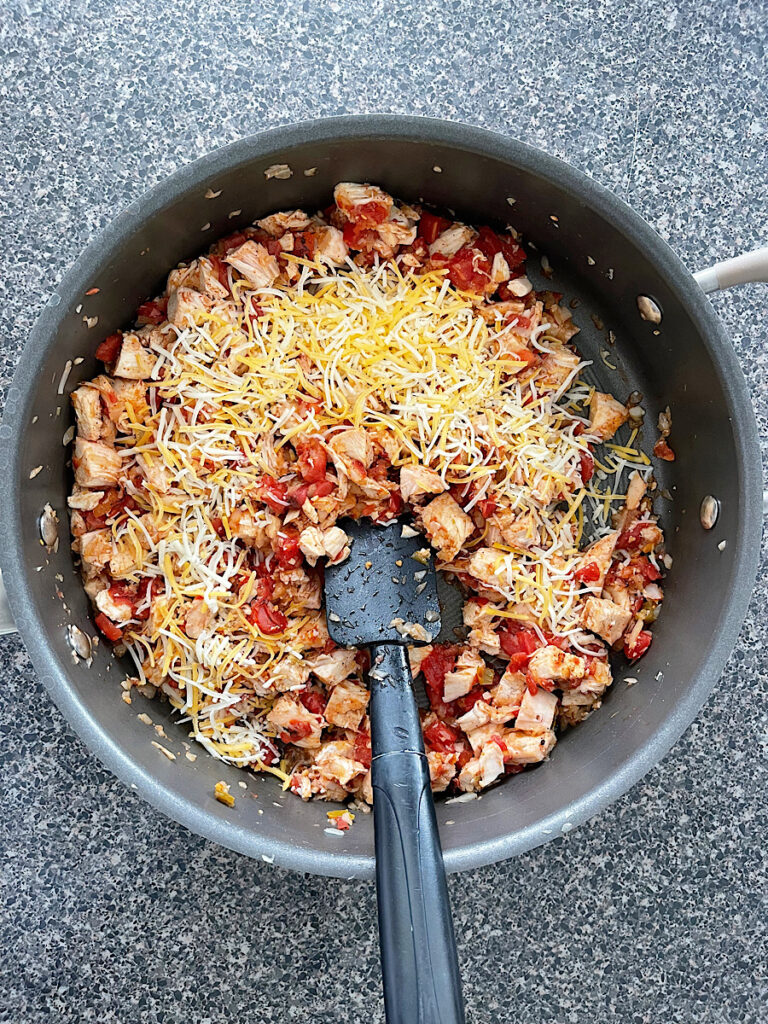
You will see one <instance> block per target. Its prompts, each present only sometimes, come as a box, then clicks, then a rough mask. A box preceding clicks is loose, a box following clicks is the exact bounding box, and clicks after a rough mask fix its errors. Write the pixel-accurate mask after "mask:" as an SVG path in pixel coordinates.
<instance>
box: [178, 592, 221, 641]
mask: <svg viewBox="0 0 768 1024" xmlns="http://www.w3.org/2000/svg"><path fill="white" fill-rule="evenodd" d="M213 620H214V614H213V612H212V611H211V609H210V608H209V607H208V605H207V604H206V603H205V601H195V602H194V604H193V605H192V607H191V608H190V609H189V611H188V612H187V616H186V618H185V619H184V632H185V633H186V634H187V636H188V637H190V638H191V639H192V640H197V638H198V637H199V636H201V635H202V634H203V633H204V632H205V631H206V629H208V628H209V627H210V625H211V623H212V622H213Z"/></svg>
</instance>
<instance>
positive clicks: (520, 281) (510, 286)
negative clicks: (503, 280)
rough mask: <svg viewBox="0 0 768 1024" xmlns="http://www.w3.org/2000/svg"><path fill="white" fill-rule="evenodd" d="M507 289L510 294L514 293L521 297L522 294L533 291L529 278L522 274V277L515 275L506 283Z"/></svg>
mask: <svg viewBox="0 0 768 1024" xmlns="http://www.w3.org/2000/svg"><path fill="white" fill-rule="evenodd" d="M507 290H508V291H509V293H510V295H516V296H517V297H518V298H522V297H523V296H524V295H530V293H531V292H532V291H533V285H532V284H531V282H530V280H529V279H528V278H527V277H526V276H525V274H523V276H522V277H515V278H513V279H512V280H511V281H509V282H508V283H507Z"/></svg>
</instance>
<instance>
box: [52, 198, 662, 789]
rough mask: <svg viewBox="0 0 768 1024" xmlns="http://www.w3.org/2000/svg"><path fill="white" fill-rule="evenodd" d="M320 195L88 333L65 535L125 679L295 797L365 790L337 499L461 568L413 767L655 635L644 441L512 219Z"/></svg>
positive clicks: (495, 746) (547, 731)
mask: <svg viewBox="0 0 768 1024" xmlns="http://www.w3.org/2000/svg"><path fill="white" fill-rule="evenodd" d="M333 198H334V202H333V204H332V205H331V206H329V207H328V208H327V209H325V210H323V211H322V212H321V213H315V214H310V213H305V212H303V211H301V210H291V211H288V212H285V213H276V214H274V215H272V216H270V217H266V218H265V219H264V220H260V221H258V222H257V224H256V226H254V227H251V228H246V229H244V230H242V231H239V232H236V233H235V234H233V235H230V236H229V237H227V238H223V239H221V240H220V241H219V242H217V243H216V245H214V246H213V248H212V249H211V250H210V252H208V254H207V255H205V256H201V257H200V258H199V259H196V260H194V261H193V262H192V263H190V264H189V265H187V266H181V267H179V268H178V269H176V270H173V271H172V272H171V274H170V275H169V277H168V282H167V285H166V289H165V291H164V292H163V294H162V295H160V296H158V297H157V298H156V299H153V300H151V301H148V302H145V303H144V304H143V305H142V306H141V307H140V308H139V310H138V316H137V320H136V326H135V328H134V329H132V330H128V331H124V332H120V333H117V334H113V335H110V336H109V337H108V338H106V339H105V340H104V341H103V342H102V343H101V344H100V345H99V347H98V349H97V352H96V355H97V357H98V358H99V359H100V360H101V361H102V362H103V363H104V373H102V374H101V375H100V376H98V377H96V378H95V379H94V380H91V381H88V382H87V383H85V384H83V385H81V386H79V387H78V388H77V390H76V391H74V393H73V395H72V401H73V403H74V407H75V412H76V417H77V437H76V440H75V445H74V453H73V460H72V462H73V467H74V475H75V484H74V489H73V492H72V496H71V498H70V499H69V504H70V508H71V516H72V533H73V536H74V544H73V547H74V550H75V552H76V553H77V554H78V555H79V557H80V559H81V562H82V572H83V578H84V581H85V588H86V590H87V592H88V595H89V597H90V598H91V600H92V602H93V605H94V608H95V616H96V625H97V626H98V628H99V629H100V630H101V632H102V633H103V634H104V636H105V637H106V638H107V639H108V640H110V641H112V642H113V643H114V644H116V645H117V647H118V650H119V651H127V652H128V654H130V656H131V658H132V659H133V662H134V663H135V674H134V675H133V676H132V677H130V678H128V679H127V680H126V681H125V682H124V684H123V685H124V689H125V691H126V693H128V692H130V690H131V689H132V688H134V687H135V688H136V689H138V690H139V691H140V692H141V693H143V694H145V695H149V696H152V695H154V694H155V693H160V694H162V695H164V696H165V697H166V698H167V699H168V700H169V701H170V702H171V704H172V705H173V707H174V708H175V709H176V710H177V712H178V714H179V716H180V717H181V719H182V721H184V722H186V723H187V725H188V727H189V729H190V732H191V735H193V736H194V738H195V739H196V740H198V741H199V742H200V743H201V744H202V745H203V746H204V747H205V748H206V750H208V751H209V752H210V753H211V754H212V755H214V756H215V757H217V758H220V759H222V760H224V761H227V762H230V763H232V764H236V765H241V766H247V767H249V768H252V769H254V770H266V771H270V772H272V773H273V774H275V775H277V776H278V777H279V778H280V779H281V780H282V781H283V783H284V785H285V786H289V787H290V789H291V790H293V792H295V793H297V794H298V795H299V796H301V797H302V798H304V799H307V798H309V797H311V796H319V797H321V798H326V799H333V800H337V799H345V798H346V797H347V796H349V795H354V796H356V797H358V798H360V799H362V800H365V801H368V802H370V800H371V783H370V763H371V747H370V733H369V720H368V717H367V713H366V708H367V703H368V690H367V688H366V667H367V666H366V657H365V655H364V654H361V653H359V652H358V651H355V650H346V649H343V648H338V647H336V646H335V645H334V643H333V642H332V641H331V640H330V639H329V636H328V630H327V627H326V620H325V612H324V609H323V582H322V581H323V567H324V565H325V564H327V563H328V562H333V561H340V560H342V559H344V558H345V557H346V556H347V554H348V550H349V549H348V547H347V536H346V534H345V533H344V532H343V530H342V529H340V528H339V526H337V521H338V520H340V519H342V518H343V517H347V516H352V517H359V516H369V517H371V518H372V519H374V520H376V521H377V522H381V523H384V522H388V521H390V520H391V519H392V518H393V517H403V522H404V523H407V524H410V525H411V526H412V527H413V528H415V529H417V530H419V531H420V532H422V533H423V535H424V548H423V550H422V551H421V552H420V557H422V558H423V559H424V560H426V559H429V558H431V559H433V560H434V562H435V564H436V566H437V568H438V570H439V571H441V572H444V573H446V574H448V576H449V578H451V579H452V580H454V581H455V582H457V584H458V585H459V586H460V587H461V588H463V590H464V592H465V603H464V613H463V614H464V623H465V627H466V628H465V631H464V634H463V636H462V637H458V636H457V637H456V639H455V642H454V643H449V644H443V643H440V644H432V643H426V644H422V645H417V644H414V646H413V647H412V648H411V660H412V666H413V670H414V675H417V674H421V676H422V677H423V684H424V686H425V688H426V693H427V696H428V699H429V705H430V710H429V711H427V712H426V713H424V714H423V730H424V740H425V744H426V749H427V752H428V756H429V764H430V769H431V773H432V784H433V788H434V789H435V790H436V791H442V790H446V789H454V790H460V791H465V792H476V791H478V790H481V789H483V788H484V787H486V786H489V785H491V784H492V783H494V782H496V781H497V780H498V779H500V778H502V777H503V776H505V775H508V774H511V773H515V772H518V771H521V770H522V769H523V768H525V767H526V766H528V765H534V764H536V763H537V762H540V761H542V760H543V759H544V758H546V757H548V756H549V754H550V752H551V751H552V748H553V746H554V745H555V740H556V736H557V732H558V730H560V729H562V728H563V727H566V726H572V725H574V724H576V723H578V722H579V721H581V720H582V719H584V718H585V717H586V716H587V715H588V714H589V713H590V712H591V711H593V710H594V709H595V708H597V707H599V706H600V702H601V699H602V696H603V694H604V692H605V689H606V687H607V686H609V685H610V684H611V679H612V676H611V667H610V664H609V659H608V654H609V651H611V650H613V651H616V652H623V654H624V655H626V657H627V658H628V659H629V660H630V661H634V660H635V659H637V658H640V657H641V656H642V655H643V654H644V653H645V651H646V650H647V649H648V647H649V645H650V643H651V639H652V637H651V633H650V631H649V625H650V624H651V623H652V622H653V621H654V619H655V618H656V615H657V612H658V610H659V605H660V603H661V600H662V596H663V595H662V589H661V586H660V579H661V576H662V574H663V570H664V568H665V567H667V568H668V567H669V565H670V559H669V557H668V556H667V555H665V554H664V552H663V547H662V545H663V535H662V532H661V530H660V529H659V527H658V525H657V522H656V519H655V517H654V515H653V510H652V505H651V498H650V495H649V494H648V493H647V491H648V489H649V487H651V488H652V487H655V483H654V482H653V480H652V476H651V465H650V462H649V459H648V457H647V456H646V455H645V454H643V453H642V452H640V451H638V450H636V449H635V448H634V441H635V437H636V434H637V430H636V429H633V428H632V421H631V420H630V422H629V423H627V421H628V419H629V416H630V411H629V409H628V408H627V407H626V406H625V405H623V404H622V403H621V402H620V401H618V400H617V399H616V398H614V397H613V396H612V395H610V394H604V393H601V392H600V391H597V390H595V389H594V387H592V386H590V385H588V384H587V383H585V382H584V381H583V380H582V379H581V374H582V370H583V369H584V367H585V366H586V364H585V363H584V362H583V361H582V359H581V357H580V355H579V353H578V351H577V350H576V348H574V346H573V344H572V339H573V337H574V335H575V334H576V333H577V330H578V329H577V327H576V326H575V325H574V323H573V321H572V319H571V313H570V311H569V309H568V308H565V307H564V306H562V305H561V304H560V301H561V296H560V295H558V294H557V293H554V292H551V291H543V292H537V291H534V290H533V288H532V285H531V282H530V281H529V279H528V278H527V277H526V275H525V259H526V257H525V253H524V251H523V249H522V247H521V245H520V243H519V241H518V237H517V235H516V233H515V231H514V230H513V229H512V228H509V229H507V230H506V231H505V232H502V233H499V232H496V231H493V230H491V229H490V228H488V227H471V226H469V225H467V224H463V223H458V222H455V221H451V220H448V219H445V218H443V217H440V216H437V215H435V214H434V213H431V212H429V211H427V210H426V209H422V208H420V207H416V206H408V205H406V204H403V203H396V202H394V201H393V199H392V197H391V196H389V195H387V194H386V193H385V192H383V191H382V190H381V189H379V188H377V187H376V186H374V185H359V184H350V183H344V184H339V185H338V186H337V187H336V189H335V191H334V197H333ZM625 423H627V426H626V427H625V428H624V431H623V432H622V437H623V438H624V440H623V441H622V442H621V443H618V442H617V441H616V440H615V438H614V435H615V434H616V431H617V430H618V429H619V428H620V427H622V426H623V425H624V424H625ZM670 452H671V449H670ZM665 457H666V456H665ZM588 523H589V524H591V526H590V529H591V535H590V541H591V542H589V543H588V542H587V537H586V534H587V529H586V524H588ZM422 639H424V638H423V637H422ZM429 639H432V638H429Z"/></svg>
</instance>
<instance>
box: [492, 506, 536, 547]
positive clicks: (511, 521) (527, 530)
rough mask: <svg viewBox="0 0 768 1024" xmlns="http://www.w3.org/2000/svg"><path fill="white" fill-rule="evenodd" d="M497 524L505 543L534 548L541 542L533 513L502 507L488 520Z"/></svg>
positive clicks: (494, 524) (512, 545)
mask: <svg viewBox="0 0 768 1024" xmlns="http://www.w3.org/2000/svg"><path fill="white" fill-rule="evenodd" d="M488 522H489V524H490V525H491V526H495V527H496V528H497V529H498V531H499V533H500V534H501V536H502V539H503V541H504V543H505V544H508V545H509V546H510V547H515V548H523V549H527V548H532V547H535V546H536V545H537V544H539V543H540V542H541V538H540V537H539V530H538V527H537V525H536V519H535V517H534V516H533V514H532V513H530V512H529V513H525V514H522V515H521V514H519V513H516V512H513V511H512V510H511V509H501V510H500V511H498V512H496V513H494V515H492V516H491V518H490V519H489V520H488Z"/></svg>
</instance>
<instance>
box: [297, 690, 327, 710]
mask: <svg viewBox="0 0 768 1024" xmlns="http://www.w3.org/2000/svg"><path fill="white" fill-rule="evenodd" d="M299 700H300V701H301V703H302V704H303V705H304V707H305V708H306V709H307V711H311V712H312V714H313V715H322V714H324V713H325V706H326V704H327V703H328V698H327V697H326V696H325V695H324V694H322V693H320V692H319V691H318V690H303V691H302V692H301V693H300V694H299Z"/></svg>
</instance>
